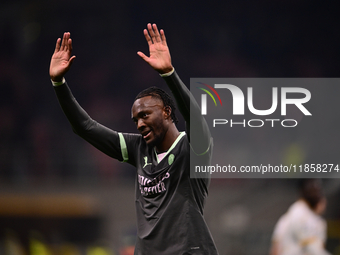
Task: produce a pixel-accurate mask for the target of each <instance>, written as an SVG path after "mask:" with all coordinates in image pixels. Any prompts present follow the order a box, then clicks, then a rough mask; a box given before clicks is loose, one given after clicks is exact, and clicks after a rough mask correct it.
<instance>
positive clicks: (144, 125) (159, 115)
mask: <svg viewBox="0 0 340 255" xmlns="http://www.w3.org/2000/svg"><path fill="white" fill-rule="evenodd" d="M131 114H132V120H133V121H134V122H135V124H136V126H137V129H138V131H139V132H140V133H141V134H142V136H143V138H144V139H145V141H146V143H147V144H148V145H150V146H157V145H158V144H160V143H161V142H162V141H163V139H164V136H165V134H166V132H167V130H168V122H169V117H170V116H169V115H168V113H167V112H166V111H165V107H164V104H163V101H162V100H160V99H158V98H155V97H151V96H146V97H142V98H139V99H137V100H136V101H135V102H134V104H133V105H132V110H131Z"/></svg>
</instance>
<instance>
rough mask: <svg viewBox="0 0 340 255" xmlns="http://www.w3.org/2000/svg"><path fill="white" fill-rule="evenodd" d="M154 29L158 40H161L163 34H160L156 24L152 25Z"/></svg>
mask: <svg viewBox="0 0 340 255" xmlns="http://www.w3.org/2000/svg"><path fill="white" fill-rule="evenodd" d="M152 30H153V31H154V34H155V40H156V42H161V36H160V35H159V32H158V28H157V25H156V24H153V25H152Z"/></svg>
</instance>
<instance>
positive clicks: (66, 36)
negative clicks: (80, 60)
mask: <svg viewBox="0 0 340 255" xmlns="http://www.w3.org/2000/svg"><path fill="white" fill-rule="evenodd" d="M69 40H70V33H69V32H67V33H65V46H64V50H65V51H68V49H69V42H68V41H69Z"/></svg>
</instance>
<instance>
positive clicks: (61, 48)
mask: <svg viewBox="0 0 340 255" xmlns="http://www.w3.org/2000/svg"><path fill="white" fill-rule="evenodd" d="M65 40H66V33H64V35H63V39H62V41H61V46H60V50H61V51H63V50H64V49H65V44H66V41H65Z"/></svg>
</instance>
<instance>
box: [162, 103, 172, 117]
mask: <svg viewBox="0 0 340 255" xmlns="http://www.w3.org/2000/svg"><path fill="white" fill-rule="evenodd" d="M163 113H164V117H165V119H169V118H171V107H170V106H164V108H163Z"/></svg>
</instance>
